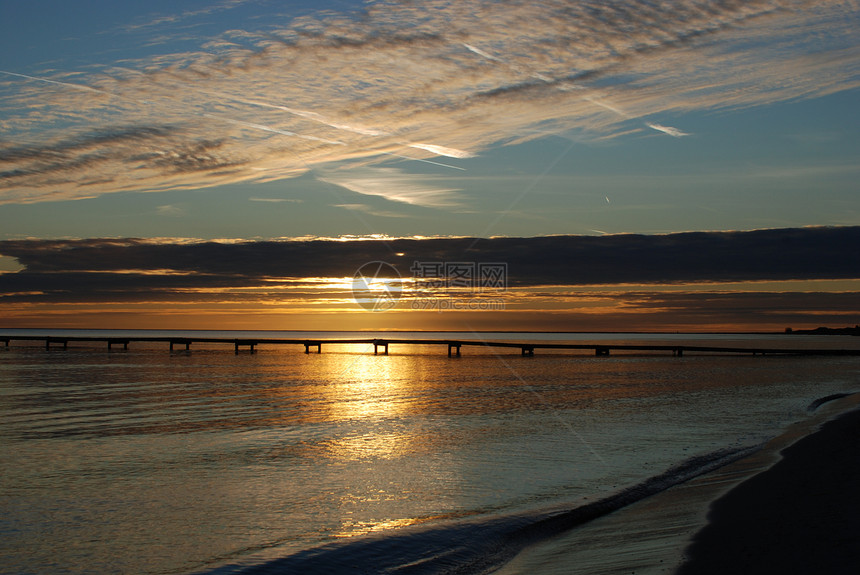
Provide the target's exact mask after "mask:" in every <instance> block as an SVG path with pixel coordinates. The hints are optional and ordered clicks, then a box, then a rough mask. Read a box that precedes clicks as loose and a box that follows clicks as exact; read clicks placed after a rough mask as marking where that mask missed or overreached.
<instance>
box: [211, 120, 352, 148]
mask: <svg viewBox="0 0 860 575" xmlns="http://www.w3.org/2000/svg"><path fill="white" fill-rule="evenodd" d="M203 116H204V117H206V118H212V119H213V120H221V121H222V122H229V123H231V124H236V125H238V126H247V127H248V128H255V129H257V130H263V131H266V132H273V133H275V134H281V135H284V136H291V137H294V138H303V139H305V140H312V141H314V142H323V143H325V144H332V145H334V146H345V145H346V144H344V143H343V142H338V141H337V140H326V139H325V138H317V137H316V136H305V135H303V134H297V133H295V132H290V131H288V130H279V129H277V128H272V127H270V126H264V125H263V124H254V123H252V122H243V121H242V120H234V119H232V118H224V117H221V116H213V115H212V114H203Z"/></svg>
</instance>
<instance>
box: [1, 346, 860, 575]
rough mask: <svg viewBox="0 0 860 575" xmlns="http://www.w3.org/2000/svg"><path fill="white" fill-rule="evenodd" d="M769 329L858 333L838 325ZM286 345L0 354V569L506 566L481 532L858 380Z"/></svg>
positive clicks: (620, 485)
mask: <svg viewBox="0 0 860 575" xmlns="http://www.w3.org/2000/svg"><path fill="white" fill-rule="evenodd" d="M55 333H56V332H55ZM69 333H70V334H71V332H69ZM78 335H84V334H83V333H78ZM112 335H117V334H116V333H113V334H112ZM141 335H143V334H141ZM145 335H160V334H153V333H152V332H147V333H146V334H145ZM199 335H209V336H220V335H225V334H219V333H215V332H210V333H206V334H199ZM227 335H228V336H229V337H243V336H247V335H248V334H242V335H239V336H237V335H233V334H232V333H231V334H227ZM258 335H268V336H270V337H276V336H279V337H294V336H295V337H319V335H320V334H298V335H297V334H286V335H284V334H272V333H269V334H258ZM324 335H328V336H332V335H333V334H324ZM343 335H344V334H337V335H335V337H341V336H343ZM351 335H352V334H350V335H349V336H351ZM399 336H400V337H414V336H415V334H399ZM431 337H432V335H431ZM443 337H453V336H451V335H450V334H446V335H445V336H443ZM457 337H461V338H465V337H466V336H461V335H458V336H457ZM483 337H487V336H486V335H484V336H483ZM492 337H494V338H496V339H506V340H514V341H523V340H538V339H553V340H560V341H562V340H563V341H568V340H571V341H573V340H575V341H581V342H582V341H595V340H596V339H598V338H599V339H601V341H607V340H618V341H632V340H635V341H639V342H641V341H643V340H646V341H654V342H656V343H660V342H664V341H666V340H669V341H674V342H678V341H684V342H691V343H696V342H700V343H704V342H706V343H704V344H706V345H717V344H719V343H725V344H726V345H738V344H744V343H748V344H749V345H751V346H752V345H763V342H765V341H767V339H768V338H767V337H765V336H683V335H678V336H674V335H673V336H659V337H658V336H643V335H636V336H622V335H612V336H607V335H588V334H581V335H562V334H494V335H493V336H492ZM786 337H788V336H786ZM771 339H772V340H773V341H767V342H768V344H769V345H773V346H778V345H784V344H786V343H791V344H792V345H793V346H809V347H825V346H827V347H845V348H857V347H860V341H858V339H860V338H851V337H838V336H827V337H822V336H819V337H814V336H813V337H802V336H791V338H790V339H785V338H780V337H777V338H771ZM302 351H303V348H301V347H300V346H296V347H270V348H267V347H265V346H263V347H261V348H260V350H259V351H258V353H256V354H253V355H252V354H250V353H248V352H246V351H243V352H242V353H240V354H239V355H234V353H233V349H232V347H231V346H225V345H222V346H218V345H211V346H209V347H205V346H194V347H193V349H192V351H191V352H187V353H186V352H185V351H184V350H183V351H181V352H174V353H169V352H168V351H167V349H166V344H132V346H131V348H130V349H129V350H128V351H118V350H116V349H115V350H114V351H112V352H110V353H108V352H107V350H106V349H105V346H103V345H101V344H77V345H74V346H73V347H71V348H70V349H68V350H65V351H63V350H58V349H52V350H51V351H45V350H44V347H43V346H40V345H39V344H37V343H34V344H32V345H27V346H25V345H23V343H17V344H13V347H11V348H9V349H3V348H0V464H2V470H3V471H2V476H0V508H2V513H0V558H2V561H0V572H4V573H46V572H51V573H200V572H203V573H207V572H208V573H213V572H214V573H228V572H234V571H237V570H240V569H241V568H244V567H248V566H254V565H261V564H262V565H263V568H262V570H263V571H264V572H265V571H269V572H274V571H275V569H280V570H281V571H283V572H307V571H308V566H311V567H313V566H319V569H320V571H321V572H337V571H338V570H341V571H343V572H348V571H349V569H351V568H352V567H353V566H354V565H359V566H361V565H364V566H365V567H367V566H372V565H378V566H379V568H378V571H379V572H382V571H385V570H386V569H387V570H388V571H387V572H405V569H406V568H405V566H410V567H409V568H410V569H412V570H413V571H414V572H421V573H425V572H426V573H433V572H444V571H443V570H444V569H445V568H450V567H451V566H452V565H455V566H456V565H458V564H461V563H462V562H464V561H465V562H469V561H472V562H475V561H477V563H475V564H478V563H480V562H481V560H480V558H481V557H484V556H486V557H487V559H486V560H484V564H485V566H486V565H488V564H495V563H494V562H499V561H502V560H504V559H506V557H505V556H503V555H504V554H502V555H499V554H497V553H496V554H494V551H493V549H491V548H489V547H488V546H487V541H500V540H504V541H506V542H507V543H505V546H506V548H512V549H516V548H517V545H509V541H510V539H511V537H513V535H512V533H517V534H519V535H517V537H519V536H520V535H522V534H523V533H528V534H529V537H531V538H532V539H534V538H535V537H538V538H539V537H540V536H542V535H543V532H541V533H539V534H537V535H535V531H534V529H532V528H531V527H529V528H528V529H527V530H525V531H524V530H523V526H529V525H533V524H535V522H540V520H541V519H542V518H545V517H546V516H548V515H547V514H549V515H552V514H553V513H557V512H558V510H559V509H564V510H570V509H575V508H577V507H578V506H581V505H583V504H584V502H593V501H596V500H600V499H601V498H606V497H609V496H611V495H612V494H616V493H618V492H619V491H622V490H623V489H624V488H626V487H629V486H631V485H636V484H639V483H641V482H643V481H647V480H648V479H649V478H653V477H655V476H661V474H664V472H666V470H668V469H671V468H673V466H678V465H683V464H685V463H686V464H687V465H688V467H689V466H692V467H689V469H692V468H695V467H696V466H698V465H700V463H701V462H702V461H705V462H707V461H713V460H714V459H715V457H716V456H714V455H713V454H714V452H718V455H724V454H726V453H727V452H726V451H723V450H726V449H729V450H734V449H739V448H743V447H746V446H753V445H758V444H760V443H761V442H762V441H764V440H765V439H767V438H769V437H772V436H774V435H776V434H778V433H779V432H780V431H781V430H782V429H784V428H785V427H786V426H787V425H788V424H789V423H791V422H794V421H797V420H799V419H803V418H805V417H808V416H809V409H808V408H809V405H810V403H811V402H812V401H813V400H815V399H816V398H819V397H822V396H826V395H829V394H833V393H840V392H851V391H856V390H858V389H860V383H858V382H860V377H858V374H860V358H855V357H845V358H839V357H805V358H790V357H786V358H781V357H769V356H768V357H752V356H706V355H699V356H696V355H688V356H685V357H683V358H676V357H671V356H669V355H642V354H639V355H636V354H628V355H617V354H616V355H612V356H610V357H593V356H590V355H588V354H586V353H583V354H580V355H574V354H572V353H570V352H565V353H549V352H541V351H540V350H539V351H538V353H537V355H536V356H535V357H521V356H520V355H519V350H502V352H501V353H498V354H497V353H493V352H492V351H484V350H479V349H477V348H463V354H464V355H463V357H461V358H448V357H447V356H446V351H447V350H446V348H444V347H433V346H399V347H395V346H392V347H391V355H388V356H383V355H378V356H374V355H373V354H372V346H364V347H362V346H333V345H332V346H327V347H326V346H324V348H323V353H322V354H319V355H318V354H314V353H312V354H309V355H305V354H304V353H302ZM697 457H698V458H699V459H696V458H697ZM691 461H692V463H690V462H691ZM689 469H688V470H689ZM673 477H674V476H673ZM585 498H588V499H585ZM494 538H495V539H494ZM500 538H501V539H500ZM505 538H507V539H505ZM530 540H531V539H530ZM523 544H525V543H523ZM321 546H322V547H321ZM453 548H457V550H458V551H457V553H450V551H451V549H453ZM446 554H447V555H446ZM380 555H384V557H385V559H384V561H382V562H380V559H379V556H380ZM285 558H286V559H285ZM476 558H477V559H476ZM271 561H275V562H274V563H267V562H271ZM385 566H387V567H385ZM369 572H373V569H371V570H370V571H369ZM475 572H478V571H475Z"/></svg>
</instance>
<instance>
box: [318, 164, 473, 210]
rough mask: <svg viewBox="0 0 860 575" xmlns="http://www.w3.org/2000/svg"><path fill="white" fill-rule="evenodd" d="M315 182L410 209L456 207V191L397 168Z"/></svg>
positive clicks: (361, 170) (326, 177)
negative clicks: (407, 205)
mask: <svg viewBox="0 0 860 575" xmlns="http://www.w3.org/2000/svg"><path fill="white" fill-rule="evenodd" d="M318 179H319V180H320V181H323V182H327V183H329V184H333V185H336V186H340V187H342V188H346V189H347V190H350V191H351V192H355V193H357V194H362V195H365V196H378V197H382V198H385V199H386V200H389V201H392V202H400V203H404V204H409V205H412V206H420V207H425V208H449V207H453V206H456V205H458V202H457V197H456V194H455V192H456V191H457V190H456V189H453V188H439V187H435V186H432V180H433V178H432V177H430V176H414V175H411V174H406V173H404V172H401V171H400V170H398V169H396V168H368V167H365V168H356V169H351V170H348V171H345V172H342V173H337V172H331V173H326V174H324V175H322V176H319V178H318Z"/></svg>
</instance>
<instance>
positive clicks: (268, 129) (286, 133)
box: [0, 70, 345, 146]
mask: <svg viewBox="0 0 860 575" xmlns="http://www.w3.org/2000/svg"><path fill="white" fill-rule="evenodd" d="M0 74H6V75H7V76H15V77H16V78H24V79H27V80H34V81H36V82H45V83H47V84H56V85H57V86H65V87H67V88H74V89H75V90H85V91H88V92H95V93H96V94H104V95H106V96H112V97H115V98H121V99H123V100H128V101H131V102H135V103H147V104H150V103H152V102H149V101H147V100H135V99H132V98H129V97H127V96H122V95H120V94H115V93H113V92H108V91H107V90H100V89H98V88H92V87H90V86H85V85H83V84H73V83H71V82H60V81H59V80H51V79H48V78H40V77H39V76H29V75H27V74H19V73H17V72H7V71H6V70H0ZM201 115H202V116H203V117H205V118H211V119H213V120H221V121H223V122H229V123H231V124H237V125H240V126H247V127H248V128H254V129H257V130H263V131H265V132H273V133H275V134H281V135H284V136H291V137H294V138H303V139H305V140H312V141H315V142H323V143H326V144H332V145H336V146H343V145H345V144H344V143H343V142H338V141H335V140H326V139H325V138H318V137H316V136H305V135H303V134H297V133H295V132H289V131H287V130H278V129H277V128H272V127H269V126H264V125H263V124H254V123H251V122H243V121H241V120H234V119H232V118H223V117H219V116H213V115H212V114H201Z"/></svg>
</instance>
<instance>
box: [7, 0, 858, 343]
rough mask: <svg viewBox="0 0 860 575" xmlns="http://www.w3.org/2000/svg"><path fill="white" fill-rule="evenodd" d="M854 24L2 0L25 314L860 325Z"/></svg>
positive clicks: (443, 324)
mask: <svg viewBox="0 0 860 575" xmlns="http://www.w3.org/2000/svg"><path fill="white" fill-rule="evenodd" d="M858 29H860V6H858V3H857V2H853V1H838V2H837V1H833V2H828V1H824V2H803V1H793V0H784V1H779V0H764V1H755V0H754V1H747V2H740V1H732V0H722V1H702V0H697V1H696V0H694V1H681V0H667V1H666V2H660V3H655V2H645V1H635V0H625V1H617V2H606V1H600V2H598V1H578V2H577V1H567V2H563V1H549V2H533V1H530V2H525V1H522V2H520V1H494V2H482V1H470V0H464V1H458V2H443V1H426V2H397V1H385V2H382V1H378V2H377V1H367V2H350V1H345V0H332V1H328V2H319V1H317V2H289V1H287V2H283V1H282V2H276V1H268V0H223V1H220V2H219V1H211V0H210V1H186V2H182V3H181V4H179V5H177V4H176V3H175V2H161V1H154V2H147V3H116V2H106V1H100V0H91V1H79V2H74V3H70V2H59V1H53V0H40V1H37V2H32V1H19V0H0V300H2V301H0V328H3V327H7V328H8V327H75V328H87V327H91V328H143V327H145V328H187V329H191V328H201V329H288V330H296V329H310V330H318V329H350V330H357V329H368V330H370V329H411V330H417V329H427V330H437V329H442V330H447V329H457V330H460V329H462V330H535V331H541V330H552V331H592V330H597V331H604V330H608V331H623V330H637V331H649V330H657V331H667V330H671V331H679V330H680V331H689V330H695V331H700V330H704V331H720V330H732V331H734V330H741V331H749V330H782V329H783V328H784V327H788V326H793V327H816V326H818V325H836V326H841V325H854V324H857V323H860V289H858V286H860V281H858V280H860V266H858V265H857V264H858V261H857V259H856V255H855V252H856V248H855V246H856V245H857V242H856V240H857V239H858V230H859V229H860V228H858V226H860V200H858V198H860V195H858V192H860V185H858V183H857V182H858V181H860V178H858V176H860V161H858V159H860V111H858V105H857V104H858V102H860V97H858V96H860V37H858V35H857V33H856V30H858ZM852 242H853V243H852ZM314 262H316V263H314ZM372 262H380V263H381V264H385V265H384V266H382V265H376V266H375V267H373V266H370V267H363V266H365V264H369V263H372ZM446 266H447V267H446ZM368 271H372V272H374V274H376V275H375V276H374V275H372V276H371V277H368V276H367V275H366V272H368ZM383 272H384V273H383ZM484 272H487V273H489V274H490V275H487V276H481V273H484ZM380 273H383V275H379V274H380ZM493 274H495V275H493ZM374 278H376V280H379V281H374ZM491 279H492V280H493V281H492V282H491V283H492V285H485V284H486V283H487V282H489V281H490V280H491ZM380 304H381V305H380Z"/></svg>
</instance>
